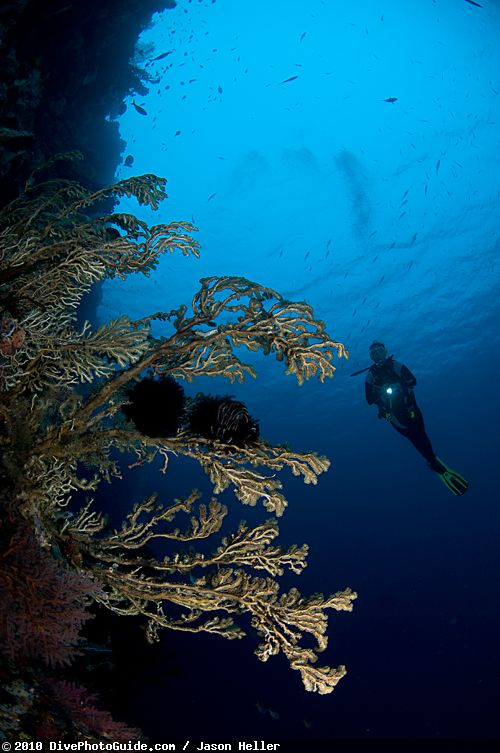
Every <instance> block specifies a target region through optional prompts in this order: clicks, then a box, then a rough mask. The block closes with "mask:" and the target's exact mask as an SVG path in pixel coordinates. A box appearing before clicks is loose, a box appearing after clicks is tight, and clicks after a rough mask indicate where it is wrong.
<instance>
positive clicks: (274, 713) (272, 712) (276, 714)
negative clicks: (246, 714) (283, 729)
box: [268, 709, 280, 719]
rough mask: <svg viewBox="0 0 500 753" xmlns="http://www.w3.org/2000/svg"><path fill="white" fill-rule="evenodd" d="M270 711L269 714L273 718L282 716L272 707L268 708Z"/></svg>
mask: <svg viewBox="0 0 500 753" xmlns="http://www.w3.org/2000/svg"><path fill="white" fill-rule="evenodd" d="M268 711H269V716H270V717H272V719H279V718H280V715H279V714H278V712H277V711H273V710H272V709H268Z"/></svg>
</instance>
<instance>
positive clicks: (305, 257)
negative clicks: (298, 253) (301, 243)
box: [304, 251, 311, 261]
mask: <svg viewBox="0 0 500 753" xmlns="http://www.w3.org/2000/svg"><path fill="white" fill-rule="evenodd" d="M310 253H311V252H310V251H308V252H307V254H306V255H305V256H304V261H305V260H306V259H307V257H308V256H309V254H310Z"/></svg>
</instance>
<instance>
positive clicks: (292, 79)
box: [280, 76, 298, 84]
mask: <svg viewBox="0 0 500 753" xmlns="http://www.w3.org/2000/svg"><path fill="white" fill-rule="evenodd" d="M296 78H298V76H290V78H285V79H284V81H280V84H288V82H289V81H295V79H296Z"/></svg>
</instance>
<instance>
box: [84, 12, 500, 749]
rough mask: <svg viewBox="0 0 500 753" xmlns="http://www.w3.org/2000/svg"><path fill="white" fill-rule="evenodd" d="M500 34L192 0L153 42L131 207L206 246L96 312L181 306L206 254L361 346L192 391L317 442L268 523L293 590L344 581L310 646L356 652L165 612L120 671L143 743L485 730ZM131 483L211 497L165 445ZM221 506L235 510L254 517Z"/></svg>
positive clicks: (160, 26)
mask: <svg viewBox="0 0 500 753" xmlns="http://www.w3.org/2000/svg"><path fill="white" fill-rule="evenodd" d="M499 39H500V3H499V2H497V0H481V3H473V2H470V0H405V1H404V2H401V0H399V1H398V0H380V1H377V0H351V1H349V2H347V1H345V2H340V0H308V2H298V0H287V1H285V0H253V2H248V3H246V2H243V1H240V0H212V1H211V0H196V1H195V0H179V1H178V5H177V8H176V9H175V10H171V11H167V12H165V13H163V14H161V15H159V16H155V17H154V19H153V23H152V25H151V28H150V29H148V30H147V31H146V32H145V33H143V35H142V37H141V39H140V42H139V44H138V46H137V52H136V62H137V63H138V64H139V65H141V66H142V67H145V68H146V70H147V71H148V74H149V75H150V77H151V82H150V84H149V87H150V92H149V94H148V95H147V96H144V97H140V96H139V97H136V98H135V100H133V99H132V98H130V100H129V101H128V107H127V110H126V112H125V114H124V115H123V116H122V117H121V119H120V131H121V135H122V138H123V139H124V140H125V141H126V149H125V151H124V153H123V160H124V163H125V161H127V162H128V163H130V162H132V160H131V159H130V158H129V159H128V160H127V159H126V158H127V157H129V156H130V157H132V158H133V164H132V166H131V167H130V166H128V165H125V164H123V165H122V166H121V167H120V169H119V171H118V173H117V178H118V179H121V178H124V177H128V176H130V175H133V174H137V175H139V174H142V173H156V174H158V175H162V176H164V177H166V178H167V179H168V185H167V192H168V194H169V198H168V200H167V201H165V202H164V203H163V204H162V205H161V206H160V209H159V211H158V212H157V213H150V212H146V213H144V212H143V213H142V214H141V216H142V217H143V218H144V219H146V220H147V221H148V222H150V223H151V224H158V223H160V222H168V221H171V220H187V221H190V222H193V223H194V224H195V225H196V226H197V227H198V228H199V232H198V233H197V238H198V240H199V241H200V243H201V258H200V259H199V260H197V259H194V258H184V257H183V256H182V255H180V254H179V255H176V254H172V255H169V256H168V257H164V258H163V259H162V260H161V262H160V265H159V267H158V269H157V270H156V271H155V272H154V274H152V276H151V277H150V278H144V277H134V276H132V277H130V278H129V279H128V280H127V281H126V282H119V281H113V282H110V283H106V285H105V287H104V289H103V297H102V301H101V304H100V307H99V310H98V317H99V320H100V321H106V320H108V319H109V318H111V317H114V316H117V315H119V314H121V313H124V314H128V315H129V316H131V317H132V318H140V317H142V316H145V315H147V314H149V313H153V312H154V311H158V310H162V311H165V310H170V309H172V308H176V307H177V306H179V305H180V304H181V303H186V304H189V302H190V301H191V299H192V297H193V295H194V294H195V293H196V292H197V290H198V281H199V279H200V278H202V277H206V276H209V275H239V276H244V277H247V278H248V279H250V280H254V281H256V282H259V283H261V284H263V285H266V286H269V287H271V288H273V289H275V290H277V291H278V292H280V293H281V294H282V295H283V296H285V297H286V298H289V299H291V300H297V301H306V302H307V303H309V304H310V305H311V306H312V307H313V309H314V312H315V315H316V317H317V318H320V319H322V320H323V321H324V322H325V323H326V325H327V330H328V332H329V334H330V335H331V337H332V338H333V339H335V340H339V341H340V342H342V343H344V345H345V346H346V348H347V349H348V351H349V355H350V357H349V359H348V360H345V359H342V360H339V361H337V362H336V366H337V371H336V374H335V376H334V378H333V379H330V380H327V381H326V382H325V383H324V384H320V383H319V382H318V381H317V380H310V381H308V382H306V383H305V384H304V385H303V386H301V387H299V386H298V384H297V383H296V381H295V380H294V378H293V377H286V376H285V375H284V370H283V364H281V363H278V362H276V361H275V360H274V359H273V358H272V356H270V357H267V358H265V357H264V356H257V357H256V356H255V355H253V354H250V355H249V356H248V360H249V361H250V362H252V363H253V364H255V365H256V368H257V369H258V377H257V379H255V380H251V379H250V380H248V381H246V382H245V383H244V384H234V385H231V384H229V383H228V382H225V381H224V380H222V379H216V380H209V379H204V380H198V381H197V382H195V383H193V384H191V385H189V384H186V385H184V386H185V389H186V393H187V394H188V395H190V396H194V395H195V394H196V393H197V392H198V391H204V392H207V393H210V394H218V395H221V394H230V395H233V396H234V397H235V398H236V399H238V400H241V401H243V402H244V403H245V404H246V405H247V406H248V409H249V411H250V413H251V414H252V416H255V417H256V418H258V419H259V421H260V429H261V435H262V436H263V437H264V438H266V439H268V440H270V441H272V442H275V443H284V442H286V443H288V444H290V445H291V446H292V447H293V448H294V449H296V450H301V451H315V452H317V453H319V454H322V455H326V456H327V457H328V458H329V459H330V460H331V467H330V470H329V471H328V473H327V474H323V475H322V476H321V477H320V478H319V482H318V484H317V486H306V485H304V484H303V483H302V482H301V481H300V480H298V479H296V478H295V477H293V476H292V475H291V473H285V472H284V473H283V474H282V480H283V484H284V492H285V495H286V497H287V499H288V501H289V506H288V509H287V511H286V512H285V515H284V516H283V517H282V518H281V519H280V531H281V536H280V541H281V542H282V543H283V544H285V545H290V544H292V543H297V544H302V543H304V542H307V543H308V544H309V546H310V556H309V566H308V568H307V570H306V571H305V572H304V573H303V574H302V575H301V576H298V577H296V576H289V577H288V576H287V577H286V578H284V580H283V583H284V588H285V589H286V588H289V587H290V586H291V585H295V586H297V587H298V588H299V589H300V591H301V592H302V593H303V594H304V595H309V594H311V593H314V592H317V591H320V592H323V593H325V594H326V593H332V592H334V591H337V590H340V589H343V588H345V587H346V586H350V587H351V588H352V589H353V590H355V591H356V592H357V593H358V599H357V600H356V601H355V603H354V610H353V612H352V613H347V612H340V613H332V614H331V617H330V621H329V629H328V635H329V645H328V648H327V650H326V652H325V653H324V654H323V655H321V657H320V663H321V664H330V665H333V666H338V665H339V664H345V665H346V668H347V675H346V676H345V677H344V678H343V679H342V680H341V681H340V683H339V684H338V686H337V687H336V689H335V691H334V692H333V693H332V694H331V695H326V696H319V695H315V694H311V693H307V692H306V691H305V690H304V689H303V687H302V684H301V681H300V676H299V675H298V673H297V672H293V671H292V670H290V669H289V667H288V665H287V663H286V661H285V660H284V659H283V658H281V657H278V658H274V659H271V660H269V662H267V663H265V664H264V663H261V662H259V660H258V659H257V658H256V657H255V656H254V654H253V651H254V649H255V647H256V645H257V638H256V636H255V635H254V634H252V631H251V630H249V632H248V637H247V638H246V639H244V640H241V641H224V640H222V639H220V638H218V637H211V636H202V635H189V634H180V633H167V632H165V633H164V634H163V636H162V641H161V648H160V649H157V650H156V653H155V663H154V668H153V669H152V667H151V663H149V664H148V665H147V668H146V666H145V669H144V673H143V675H142V676H141V675H140V674H139V679H137V678H136V679H135V681H134V684H131V685H130V686H129V687H125V688H124V689H123V690H122V693H123V697H124V701H123V704H124V706H125V707H126V710H127V714H128V721H129V722H132V723H135V724H137V725H138V726H140V727H141V728H142V729H143V730H144V732H145V733H146V734H147V735H148V736H149V738H150V739H153V740H157V741H159V742H162V741H168V740H170V739H176V740H177V739H185V740H191V741H205V742H207V743H224V742H230V741H233V740H247V741H252V740H255V739H256V740H264V741H266V742H280V741H281V742H282V748H281V753H285V752H286V751H287V750H291V749H292V747H291V746H292V745H293V744H295V745H297V746H299V745H300V746H302V748H301V749H303V750H309V749H310V750H314V746H315V745H316V746H319V741H323V742H326V743H327V747H326V748H325V749H331V750H338V751H341V750H343V748H342V744H343V742H341V741H344V742H345V741H350V742H351V743H352V744H353V745H354V744H355V743H356V744H358V743H363V742H365V743H366V749H367V750H369V749H370V744H373V749H374V746H375V745H376V744H382V742H381V741H389V740H398V741H400V742H401V741H406V742H405V744H403V743H402V742H401V746H400V747H399V748H397V749H398V750H402V751H404V750H406V749H409V748H408V747H405V745H409V741H417V744H418V741H422V746H421V747H417V748H416V749H418V750H433V749H438V747H435V748H432V747H426V745H431V744H432V745H434V746H438V745H439V743H440V741H446V744H449V745H450V746H451V747H450V749H452V750H458V749H459V745H462V746H465V748H464V749H466V750H474V749H475V748H474V745H473V741H476V744H477V743H479V742H480V741H482V742H487V741H489V742H490V743H491V742H492V741H494V740H496V741H500V729H499V727H500V713H499V700H500V692H499V683H500V651H499V628H500V589H499V577H500V547H499V545H498V539H499V530H500V512H499V499H500V495H499V492H498V490H497V492H495V483H496V480H497V477H496V472H497V470H499V468H500V463H499V458H498V452H499V449H500V444H499V440H498V426H499V425H500V410H499V408H500V397H499V377H498V375H499V373H500V352H499V338H498V322H499V321H500V304H499V300H500V298H499V292H500V277H499V251H500V223H499V220H500V205H499V197H500V179H499V176H500V45H499ZM164 53H168V54H164ZM155 58H156V60H155ZM134 104H135V105H136V106H134ZM141 110H142V111H141ZM120 206H121V207H122V208H123V211H132V212H134V213H136V214H138V213H139V212H141V211H142V210H140V209H139V208H138V207H137V205H136V204H134V203H133V202H132V201H127V200H125V201H123V202H122V204H121V205H120ZM374 339H376V340H382V341H383V342H384V343H385V344H386V346H387V348H388V350H389V352H390V353H391V354H393V355H394V357H395V358H396V359H397V360H399V361H401V362H403V363H405V364H406V365H407V366H408V367H409V368H410V369H411V371H412V372H413V373H414V374H415V376H416V377H417V387H416V390H415V394H416V398H417V402H418V404H419V406H420V408H421V410H422V412H423V415H424V418H425V423H426V428H427V431H428V434H429V436H430V438H431V441H432V443H433V446H434V449H435V450H436V452H437V454H438V455H439V456H440V457H441V458H442V459H443V460H444V461H445V462H446V463H448V464H449V465H451V466H452V467H453V468H456V469H457V470H459V471H460V473H462V474H463V475H464V476H465V477H466V478H467V479H468V480H469V482H470V488H469V490H468V492H467V493H466V494H465V495H464V496H462V497H455V496H453V495H452V494H451V493H450V492H449V491H448V490H447V489H446V488H445V486H444V485H443V484H442V483H441V482H440V480H439V478H438V476H437V475H436V474H434V473H433V472H432V471H430V470H429V469H428V468H427V466H426V463H425V461H424V460H423V458H422V457H421V456H420V455H418V453H417V452H416V451H415V450H414V448H413V447H412V446H411V445H410V444H409V442H407V441H406V440H405V439H404V438H403V437H401V436H399V435H398V434H397V433H396V432H395V431H393V429H392V428H391V427H390V426H389V424H387V423H386V422H384V421H379V420H377V413H376V409H375V408H374V407H371V408H370V407H369V406H368V405H367V404H366V402H365V397H364V375H359V376H356V377H352V376H350V374H351V373H352V372H353V371H356V370H358V369H362V368H363V367H365V366H369V365H370V360H369V357H368V348H369V345H370V343H371V342H372V340H374ZM125 483H126V484H127V486H128V491H127V494H128V495H129V496H130V498H131V499H133V500H135V501H137V499H138V498H141V496H145V495H146V494H148V493H150V492H151V491H153V490H154V489H158V490H159V491H160V494H161V498H162V499H163V500H165V502H168V501H170V500H171V499H172V498H173V497H175V496H176V495H183V494H184V495H187V494H188V493H189V491H190V490H191V489H192V488H193V487H197V488H200V489H202V490H203V492H204V494H205V501H208V499H209V497H210V494H211V487H210V484H209V483H208V480H207V479H206V477H205V476H204V474H203V473H202V471H201V470H200V469H199V467H198V466H197V465H195V464H192V463H188V462H187V461H182V460H180V459H175V458H174V459H172V461H171V466H170V471H169V473H168V474H167V475H166V476H165V477H164V476H162V475H161V474H160V473H159V472H158V468H156V467H148V468H147V469H146V470H140V471H139V472H138V473H136V474H134V475H133V476H132V475H131V476H130V477H128V476H127V477H126V479H125ZM124 496H127V495H124ZM116 500H117V501H116V502H115V504H117V505H119V504H120V502H119V496H118V495H117V498H116ZM222 501H224V502H225V503H226V504H227V505H228V506H229V507H230V515H229V521H228V529H229V528H233V529H234V528H235V527H236V525H237V523H238V521H239V520H240V519H245V520H247V521H249V522H255V523H256V522H260V521H262V520H265V519H266V518H267V517H268V513H267V512H266V511H265V510H264V509H263V508H262V507H256V508H248V507H244V506H243V505H241V504H240V503H239V502H238V500H237V499H236V498H235V497H234V496H233V495H232V494H231V493H230V492H225V493H224V494H223V495H222ZM122 504H123V503H122ZM116 513H117V514H119V513H121V509H117V510H116ZM243 625H245V621H244V620H243ZM247 627H249V626H247ZM131 650H135V648H132V649H131ZM423 741H426V742H425V743H424V742H423ZM450 741H456V744H455V743H452V742H450ZM196 744H199V742H197V743H196ZM444 744H445V743H444V742H443V745H444ZM287 745H288V747H286V746H287ZM318 749H319V748H318ZM381 749H383V748H381ZM385 749H389V748H385ZM443 749H444V748H443ZM447 749H448V748H447ZM460 749H462V748H460Z"/></svg>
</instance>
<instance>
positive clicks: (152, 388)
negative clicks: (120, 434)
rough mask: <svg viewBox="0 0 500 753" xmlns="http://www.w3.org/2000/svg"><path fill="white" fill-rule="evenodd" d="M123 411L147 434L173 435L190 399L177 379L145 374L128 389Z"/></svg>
mask: <svg viewBox="0 0 500 753" xmlns="http://www.w3.org/2000/svg"><path fill="white" fill-rule="evenodd" d="M127 396H128V400H129V402H128V403H126V404H125V405H123V406H122V411H123V413H124V414H125V415H126V416H127V418H128V419H130V420H131V421H133V422H134V424H135V427H136V429H137V430H138V431H140V433H141V434H144V435H145V436H147V437H171V436H173V435H174V434H176V433H177V430H178V429H179V428H180V425H181V421H182V417H183V415H184V409H185V405H186V398H185V395H184V390H183V388H182V387H181V385H180V384H178V383H177V382H176V381H175V379H172V377H170V376H164V377H161V378H159V379H154V378H152V377H144V379H141V381H140V382H137V384H135V385H134V386H133V387H132V388H131V389H130V390H128V392H127Z"/></svg>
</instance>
